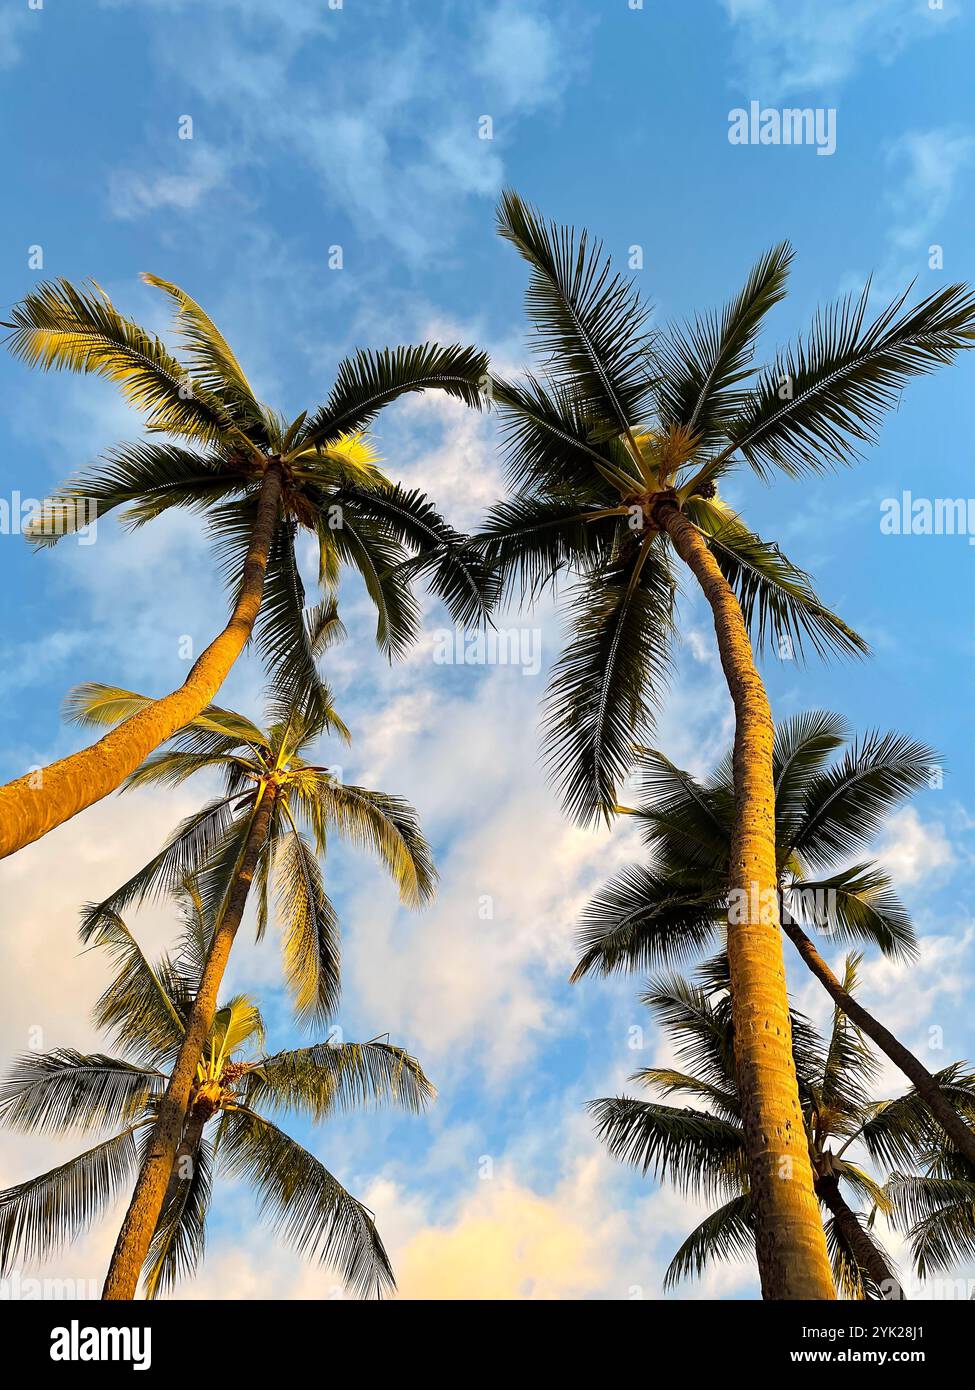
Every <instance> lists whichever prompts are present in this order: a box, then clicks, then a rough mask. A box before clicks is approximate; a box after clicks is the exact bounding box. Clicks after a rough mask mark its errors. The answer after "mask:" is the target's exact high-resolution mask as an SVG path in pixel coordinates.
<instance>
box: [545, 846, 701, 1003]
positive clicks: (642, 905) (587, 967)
mask: <svg viewBox="0 0 975 1390" xmlns="http://www.w3.org/2000/svg"><path fill="white" fill-rule="evenodd" d="M724 907H725V904H724V897H723V895H722V894H720V893H715V894H712V895H710V896H694V895H693V894H681V893H679V892H678V891H677V890H676V888H675V886H674V885H673V884H672V883H671V882H669V880H668V879H666V878H662V877H661V876H660V875H659V874H657V873H654V872H653V871H652V870H651V869H647V868H643V867H642V866H639V865H636V866H633V867H631V868H628V869H624V870H622V872H620V873H619V874H617V876H616V877H615V878H614V879H612V880H611V881H610V882H609V883H608V884H607V885H606V886H605V887H604V888H603V889H602V890H601V891H600V892H599V893H598V894H597V895H596V897H594V898H593V899H592V901H591V902H590V903H589V904H588V906H587V907H586V909H585V911H584V912H583V914H582V917H581V918H580V922H579V933H578V937H577V945H578V948H579V951H580V956H579V962H578V964H577V965H576V968H575V970H574V971H573V972H572V975H571V977H570V978H571V981H572V982H573V983H575V981H577V980H581V979H582V977H583V976H584V975H587V974H590V973H592V972H594V971H595V972H598V973H599V974H600V975H609V974H612V973H613V972H614V971H617V970H656V969H658V968H659V967H660V966H662V965H666V964H671V963H674V962H678V961H681V960H682V959H684V958H685V957H686V956H688V955H691V954H692V953H694V952H696V951H698V950H700V949H702V948H703V947H705V946H707V944H708V942H709V941H711V939H712V938H713V936H714V933H715V929H716V927H717V925H718V923H719V922H720V921H721V919H722V916H723V910H724Z"/></svg>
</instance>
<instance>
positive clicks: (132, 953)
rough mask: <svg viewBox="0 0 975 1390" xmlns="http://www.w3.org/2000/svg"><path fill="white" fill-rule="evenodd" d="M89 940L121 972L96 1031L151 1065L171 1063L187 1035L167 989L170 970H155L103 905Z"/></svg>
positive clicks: (96, 1016) (97, 1013)
mask: <svg viewBox="0 0 975 1390" xmlns="http://www.w3.org/2000/svg"><path fill="white" fill-rule="evenodd" d="M85 935H86V939H88V940H94V941H95V942H96V943H97V944H98V945H99V946H101V947H103V948H104V949H105V951H106V952H107V954H108V956H109V959H110V960H111V962H112V965H113V967H114V970H115V974H114V977H113V979H112V981H111V983H110V984H109V985H108V986H107V987H106V989H105V991H104V992H103V994H102V995H101V997H100V998H99V1000H98V1002H97V1003H96V1004H95V1007H94V1009H93V1011H92V1019H93V1021H94V1023H95V1026H96V1027H97V1028H99V1029H105V1030H106V1031H107V1032H108V1034H109V1036H110V1037H112V1038H113V1039H114V1040H115V1042H116V1044H117V1045H118V1046H119V1047H122V1048H123V1049H124V1050H125V1051H126V1052H128V1053H130V1054H131V1055H132V1056H133V1057H136V1058H137V1059H138V1060H139V1061H141V1062H145V1063H147V1064H149V1065H153V1066H156V1065H160V1064H162V1063H165V1062H167V1061H171V1060H172V1059H173V1058H174V1057H175V1055H176V1053H177V1051H178V1050H179V1047H180V1044H181V1043H182V1041H183V1035H184V1033H185V1024H184V1020H183V1015H182V1013H181V1011H180V1007H179V1005H180V1002H181V1001H180V1000H178V999H175V998H174V997H173V995H172V994H171V993H170V989H169V988H168V987H167V986H168V984H169V981H168V979H167V971H166V965H167V962H166V961H164V962H163V964H162V966H161V968H154V967H153V966H152V965H151V964H150V962H149V961H148V960H147V959H146V957H145V955H144V954H143V951H142V947H141V946H140V945H139V943H138V941H137V940H136V939H135V937H134V936H133V934H132V932H131V931H130V930H129V928H128V927H127V926H126V924H125V922H124V921H123V919H122V918H121V917H120V916H119V914H118V912H117V911H115V910H114V909H113V908H111V907H106V906H105V905H104V904H103V905H101V906H100V907H99V908H98V909H97V912H96V915H95V916H94V918H93V920H92V922H91V926H90V929H89V930H88V931H87V933H86V934H85Z"/></svg>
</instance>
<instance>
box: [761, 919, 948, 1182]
mask: <svg viewBox="0 0 975 1390" xmlns="http://www.w3.org/2000/svg"><path fill="white" fill-rule="evenodd" d="M782 929H783V931H784V932H785V934H786V936H788V938H789V940H790V941H791V942H792V943H793V945H794V946H795V948H796V950H797V951H798V952H799V954H800V956H802V958H803V960H804V961H805V962H806V964H807V965H808V966H809V969H810V970H811V971H812V973H813V974H814V975H815V976H816V979H817V980H819V982H820V984H821V985H823V987H824V988H825V990H826V992H827V994H829V995H830V996H831V998H832V999H833V1001H834V1002H835V1003H836V1004H837V1005H838V1006H839V1007H840V1008H841V1009H842V1010H843V1012H844V1013H845V1014H846V1016H847V1018H849V1019H851V1020H852V1021H853V1022H854V1023H855V1024H856V1025H857V1027H858V1028H860V1029H861V1030H862V1031H863V1032H864V1033H866V1035H867V1037H868V1038H870V1039H872V1041H873V1042H875V1043H876V1044H877V1046H878V1047H879V1048H880V1050H881V1052H883V1053H884V1054H885V1055H886V1056H888V1057H889V1058H890V1060H891V1061H892V1062H893V1063H894V1066H895V1067H900V1069H901V1071H902V1072H903V1073H904V1075H905V1076H906V1077H907V1078H908V1080H910V1081H912V1082H913V1083H914V1089H915V1090H916V1091H917V1093H918V1095H919V1096H920V1097H921V1099H922V1100H923V1101H924V1103H925V1105H926V1106H927V1107H928V1109H929V1110H930V1111H931V1114H932V1115H933V1116H934V1118H935V1119H936V1120H937V1122H938V1124H939V1125H940V1126H941V1128H942V1129H943V1130H944V1132H945V1134H947V1136H948V1138H949V1139H950V1140H951V1142H952V1143H953V1144H954V1145H955V1148H956V1149H957V1150H958V1152H959V1153H960V1154H964V1156H965V1157H966V1158H967V1159H968V1161H969V1163H971V1164H972V1165H973V1166H975V1131H972V1130H971V1129H969V1127H968V1125H966V1124H965V1121H964V1120H963V1119H962V1118H961V1116H960V1115H959V1114H958V1111H957V1110H956V1109H955V1107H954V1106H953V1105H952V1104H951V1101H950V1100H949V1099H948V1097H947V1096H946V1095H945V1093H944V1091H942V1089H941V1087H940V1086H939V1085H938V1083H937V1081H935V1079H934V1077H933V1076H932V1075H931V1073H930V1072H929V1071H928V1069H927V1067H926V1066H925V1065H924V1064H923V1062H920V1061H919V1060H918V1059H917V1057H915V1056H914V1053H913V1052H908V1050H907V1048H906V1047H905V1046H904V1045H903V1043H900V1042H898V1041H897V1039H896V1038H895V1037H894V1035H893V1033H890V1032H888V1031H887V1029H886V1028H885V1027H884V1025H883V1024H882V1023H880V1022H879V1021H878V1020H877V1019H875V1018H874V1016H873V1014H871V1013H868V1011H867V1010H866V1009H865V1008H864V1007H863V1005H862V1004H860V1003H858V1002H857V1000H856V999H854V998H853V996H852V994H848V993H847V991H846V990H845V989H844V988H843V986H842V985H841V984H840V982H839V980H838V979H837V978H836V976H835V975H834V974H833V972H832V970H830V968H829V966H828V965H827V964H826V962H825V961H824V960H823V958H822V956H821V955H820V954H819V952H818V951H817V950H816V947H815V946H814V945H813V943H812V942H811V941H810V939H809V937H808V936H807V935H806V934H805V932H804V931H803V930H802V928H801V927H799V926H797V925H796V924H795V923H794V922H786V923H785V924H784V925H783V928H782Z"/></svg>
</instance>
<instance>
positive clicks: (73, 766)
mask: <svg viewBox="0 0 975 1390" xmlns="http://www.w3.org/2000/svg"><path fill="white" fill-rule="evenodd" d="M282 479H283V474H282V472H281V469H280V468H279V467H277V466H275V465H272V466H271V467H269V468H268V469H267V471H266V472H265V474H264V480H263V482H262V484H261V492H260V499H259V502H258V508H257V517H256V520H255V522H254V531H253V534H252V536H251V543H250V547H249V549H248V551H247V558H246V560H245V561H244V570H243V574H242V577H241V586H240V593H239V595H238V597H237V602H236V603H235V605H234V610H233V612H232V614H231V615H230V621H229V622H228V623H227V626H226V627H225V628H224V629H223V631H222V632H221V633H220V635H219V636H218V637H215V638H214V640H213V641H212V642H211V643H210V645H209V646H208V647H207V649H206V650H205V651H204V652H202V653H201V655H200V656H199V657H198V658H197V660H196V661H195V662H194V664H193V668H192V670H191V671H190V673H189V675H188V676H187V677H186V680H185V681H184V682H183V684H182V685H181V686H180V688H179V689H178V690H174V691H172V692H171V693H170V694H169V695H164V696H163V697H162V698H161V699H159V700H154V701H153V703H152V704H151V705H149V706H148V707H147V708H146V709H143V710H140V711H139V713H138V714H133V715H132V716H131V718H129V719H126V720H125V721H124V722H123V723H121V724H119V726H118V727H117V728H115V729H112V731H111V732H110V733H108V734H106V735H105V737H104V738H100V739H99V740H98V742H97V743H93V744H91V745H90V747H88V748H83V749H81V751H80V752H78V753H72V754H71V755H70V757H67V758H61V759H60V760H59V761H58V762H56V763H52V764H51V765H50V767H46V768H43V769H42V770H40V771H38V772H32V773H28V774H27V775H26V776H24V777H18V778H17V780H16V781H14V782H8V783H7V785H6V786H4V787H0V859H2V858H4V856H5V855H8V854H13V853H14V852H15V850H18V849H23V847H24V845H29V844H30V843H31V842H32V841H33V840H38V839H40V837H41V836H42V835H46V834H47V832H48V831H49V830H53V829H54V828H55V826H58V825H61V824H62V822H64V821H66V820H70V819H71V817H72V816H76V815H77V814H78V812H79V811H83V810H84V809H85V808H86V807H87V806H91V805H92V804H93V803H94V802H96V801H100V800H101V799H102V797H103V796H107V795H108V794H109V792H113V791H115V790H116V788H117V787H119V786H121V784H122V782H123V781H124V780H125V778H126V777H128V775H129V773H131V772H134V771H135V769H136V768H137V767H138V766H139V764H140V763H141V762H142V761H143V760H144V759H145V758H146V757H148V755H149V754H150V753H151V752H152V751H153V749H154V748H158V747H159V745H160V744H161V743H164V742H165V741H166V739H167V738H170V737H171V736H172V735H173V734H174V733H176V731H177V729H181V728H183V726H184V725H185V724H188V723H189V722H190V720H192V719H195V718H196V716H197V715H198V714H199V713H200V711H201V710H202V709H204V708H205V707H206V706H207V705H208V704H209V703H210V701H211V700H212V699H213V697H214V695H215V694H216V693H217V691H218V690H219V689H220V686H221V685H222V684H223V682H224V680H225V679H226V677H227V674H228V672H229V671H230V668H231V667H232V666H233V664H234V662H235V661H236V660H237V658H238V656H240V653H241V652H242V651H243V649H244V647H245V645H246V643H247V639H248V638H249V637H250V635H251V630H252V628H253V626H254V621H255V619H256V618H257V614H258V610H259V608H260V606H261V598H262V596H263V593H264V573H265V570H266V569H267V560H268V553H269V551H270V548H271V540H272V537H273V534H274V527H275V523H276V521H277V515H278V503H279V500H280V497H281V484H282Z"/></svg>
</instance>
